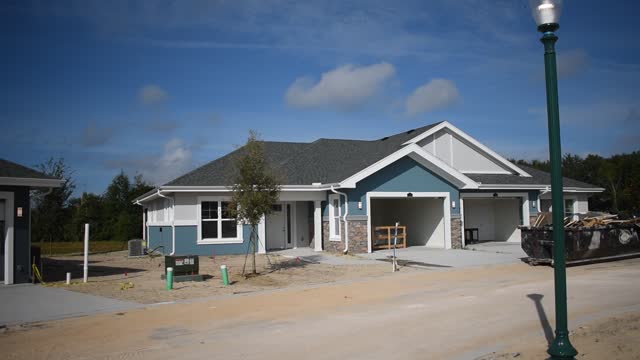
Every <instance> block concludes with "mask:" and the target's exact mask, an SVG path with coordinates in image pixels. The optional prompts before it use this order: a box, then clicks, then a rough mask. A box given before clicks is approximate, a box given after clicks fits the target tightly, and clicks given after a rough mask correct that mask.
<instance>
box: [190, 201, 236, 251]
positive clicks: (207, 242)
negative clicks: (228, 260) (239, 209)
mask: <svg viewBox="0 0 640 360" xmlns="http://www.w3.org/2000/svg"><path fill="white" fill-rule="evenodd" d="M203 201H216V202H218V220H217V221H216V222H217V223H218V236H220V237H219V238H217V239H212V238H211V239H209V238H207V239H203V238H202V202H203ZM222 201H225V202H228V201H231V197H229V196H198V197H196V212H197V220H198V222H197V225H196V226H197V227H198V237H197V239H196V240H197V244H198V245H213V244H239V243H242V242H244V237H243V234H242V224H240V223H238V224H237V227H238V228H237V230H236V237H235V238H222V237H221V236H222V224H221V222H220V220H219V219H220V217H221V216H222V213H221V212H222V211H221V206H222V205H221V202H222Z"/></svg>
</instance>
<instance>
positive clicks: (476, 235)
mask: <svg viewBox="0 0 640 360" xmlns="http://www.w3.org/2000/svg"><path fill="white" fill-rule="evenodd" d="M522 224H523V211H522V199H521V198H506V197H504V198H503V197H499V198H465V199H464V228H465V241H466V243H467V244H468V243H471V242H473V241H507V242H520V229H519V228H518V226H519V225H522ZM472 236H473V237H472Z"/></svg>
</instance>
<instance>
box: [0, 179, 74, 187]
mask: <svg viewBox="0 0 640 360" xmlns="http://www.w3.org/2000/svg"><path fill="white" fill-rule="evenodd" d="M62 183H64V180H61V179H34V178H19V177H0V185H7V186H30V187H55V188H58V187H61V186H62Z"/></svg>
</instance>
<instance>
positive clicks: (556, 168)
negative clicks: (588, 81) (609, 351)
mask: <svg viewBox="0 0 640 360" xmlns="http://www.w3.org/2000/svg"><path fill="white" fill-rule="evenodd" d="M529 3H530V5H531V10H532V12H533V18H534V19H535V21H536V24H537V25H538V31H540V32H541V33H542V34H543V35H542V38H541V39H540V41H542V43H543V44H544V68H545V78H546V82H547V117H548V121H549V160H550V161H551V199H552V203H553V264H554V265H553V272H554V280H555V300H556V336H555V339H554V341H553V343H552V344H551V345H550V346H549V349H548V350H547V352H548V353H549V355H551V359H554V360H555V359H575V356H576V355H577V354H578V352H577V351H576V349H575V348H574V347H573V345H571V342H570V341H569V330H568V326H567V269H566V262H565V241H564V200H563V189H562V151H561V149H560V115H559V111H558V74H557V70H556V50H555V43H556V41H558V37H557V36H556V35H555V33H554V32H555V31H556V30H558V28H560V25H559V18H560V12H561V10H562V0H529Z"/></svg>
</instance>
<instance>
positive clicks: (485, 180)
mask: <svg viewBox="0 0 640 360" xmlns="http://www.w3.org/2000/svg"><path fill="white" fill-rule="evenodd" d="M516 166H518V167H519V168H521V169H522V170H524V171H525V172H527V173H528V174H529V175H531V177H522V176H518V175H506V174H467V176H468V177H469V178H471V180H473V181H476V182H480V183H482V184H485V185H509V184H510V185H551V174H549V173H548V172H545V171H542V170H538V169H534V168H531V167H528V166H524V165H516ZM563 185H564V186H565V187H576V188H591V189H593V188H599V186H596V185H591V184H587V183H585V182H582V181H578V180H574V179H570V178H567V177H565V178H563Z"/></svg>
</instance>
